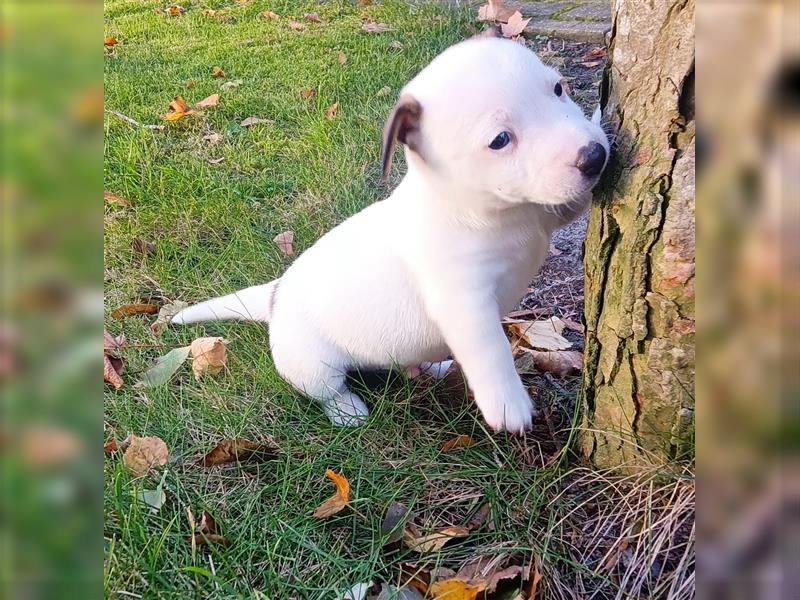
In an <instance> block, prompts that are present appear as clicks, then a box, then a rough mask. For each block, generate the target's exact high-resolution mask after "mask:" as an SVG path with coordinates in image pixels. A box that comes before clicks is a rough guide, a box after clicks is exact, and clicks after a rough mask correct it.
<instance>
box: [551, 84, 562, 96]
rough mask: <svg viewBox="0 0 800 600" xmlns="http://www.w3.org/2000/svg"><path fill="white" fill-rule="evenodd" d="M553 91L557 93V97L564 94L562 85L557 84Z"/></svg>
mask: <svg viewBox="0 0 800 600" xmlns="http://www.w3.org/2000/svg"><path fill="white" fill-rule="evenodd" d="M553 91H554V92H555V93H556V96H561V94H563V93H564V88H563V87H561V84H560V83H557V84H556V87H554V88H553Z"/></svg>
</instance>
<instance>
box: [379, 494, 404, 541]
mask: <svg viewBox="0 0 800 600" xmlns="http://www.w3.org/2000/svg"><path fill="white" fill-rule="evenodd" d="M407 519H408V509H407V508H406V507H405V506H404V505H402V504H400V503H399V502H392V503H391V504H390V505H389V507H388V508H387V509H386V514H385V515H384V516H383V521H382V522H381V535H386V536H389V537H387V538H386V542H385V544H392V543H394V542H399V541H400V540H402V539H403V531H404V530H405V525H406V520H407Z"/></svg>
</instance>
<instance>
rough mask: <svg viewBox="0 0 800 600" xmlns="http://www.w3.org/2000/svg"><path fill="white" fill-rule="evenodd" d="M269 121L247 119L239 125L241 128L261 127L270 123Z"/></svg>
mask: <svg viewBox="0 0 800 600" xmlns="http://www.w3.org/2000/svg"><path fill="white" fill-rule="evenodd" d="M269 122H270V120H269V119H262V118H261V117H247V118H246V119H245V120H244V121H242V122H241V123H239V125H240V126H241V127H251V126H253V125H259V124H261V123H269Z"/></svg>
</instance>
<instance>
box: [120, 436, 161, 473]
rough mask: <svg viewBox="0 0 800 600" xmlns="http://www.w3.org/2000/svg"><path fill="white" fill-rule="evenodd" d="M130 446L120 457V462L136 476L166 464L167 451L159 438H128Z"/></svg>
mask: <svg viewBox="0 0 800 600" xmlns="http://www.w3.org/2000/svg"><path fill="white" fill-rule="evenodd" d="M130 439H131V441H130V445H129V446H128V449H127V450H125V454H123V455H122V462H123V463H125V466H126V467H128V468H129V469H130V470H131V471H133V472H134V473H135V474H136V475H139V476H141V475H145V474H147V472H148V471H149V470H150V469H152V468H153V467H160V466H161V465H165V464H167V458H169V450H168V449H167V445H166V444H165V443H164V440H162V439H161V438H159V437H155V436H148V437H139V436H136V435H131V436H130Z"/></svg>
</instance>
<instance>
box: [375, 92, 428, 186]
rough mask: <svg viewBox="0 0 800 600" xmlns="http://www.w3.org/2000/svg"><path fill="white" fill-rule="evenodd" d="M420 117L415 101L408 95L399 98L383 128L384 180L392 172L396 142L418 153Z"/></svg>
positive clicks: (418, 105) (382, 165)
mask: <svg viewBox="0 0 800 600" xmlns="http://www.w3.org/2000/svg"><path fill="white" fill-rule="evenodd" d="M421 117H422V106H420V103H419V102H418V101H417V99H416V98H414V97H413V96H409V95H404V96H401V97H400V99H399V100H398V101H397V104H396V105H395V107H394V110H392V114H391V115H389V118H388V119H387V121H386V126H385V127H384V128H383V143H382V146H381V167H382V170H383V178H384V179H386V178H387V177H389V172H390V171H391V170H392V157H393V156H394V147H395V144H396V143H397V142H400V143H401V144H405V145H406V146H408V147H409V148H411V149H412V150H415V151H419V141H420V130H419V127H420V119H421Z"/></svg>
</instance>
